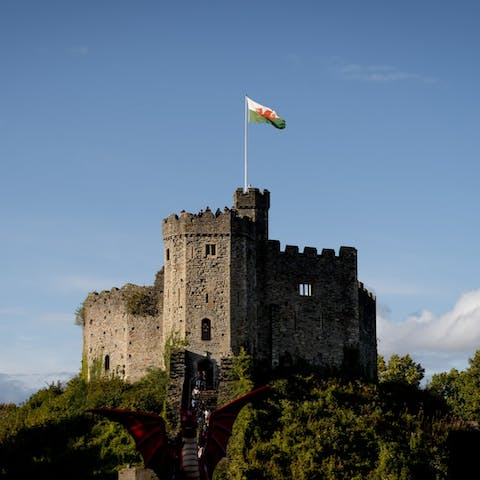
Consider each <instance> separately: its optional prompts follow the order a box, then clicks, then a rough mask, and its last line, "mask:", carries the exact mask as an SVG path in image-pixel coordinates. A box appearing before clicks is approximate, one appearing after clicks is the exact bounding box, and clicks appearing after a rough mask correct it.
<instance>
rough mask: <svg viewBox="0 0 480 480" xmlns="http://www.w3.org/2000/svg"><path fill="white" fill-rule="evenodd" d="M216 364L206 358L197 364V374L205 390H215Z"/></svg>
mask: <svg viewBox="0 0 480 480" xmlns="http://www.w3.org/2000/svg"><path fill="white" fill-rule="evenodd" d="M214 367H215V366H214V363H213V362H212V361H211V360H210V359H208V358H204V359H202V360H200V361H199V362H198V363H197V373H198V376H199V377H200V381H201V382H202V383H201V387H202V389H204V390H212V389H214V388H215V371H214Z"/></svg>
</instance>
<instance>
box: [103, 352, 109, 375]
mask: <svg viewBox="0 0 480 480" xmlns="http://www.w3.org/2000/svg"><path fill="white" fill-rule="evenodd" d="M104 366H105V371H106V372H108V371H109V370H110V355H105V365H104Z"/></svg>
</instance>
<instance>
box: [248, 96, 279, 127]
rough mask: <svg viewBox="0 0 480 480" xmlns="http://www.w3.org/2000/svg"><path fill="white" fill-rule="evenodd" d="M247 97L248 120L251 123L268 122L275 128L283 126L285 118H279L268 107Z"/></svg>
mask: <svg viewBox="0 0 480 480" xmlns="http://www.w3.org/2000/svg"><path fill="white" fill-rule="evenodd" d="M246 98H247V106H248V121H249V122H252V123H269V124H270V125H273V126H274V127H275V128H280V129H282V128H285V120H283V118H280V117H279V116H278V114H277V112H275V110H272V109H271V108H269V107H264V106H263V105H260V104H259V103H257V102H254V101H253V100H252V99H251V98H248V97H246Z"/></svg>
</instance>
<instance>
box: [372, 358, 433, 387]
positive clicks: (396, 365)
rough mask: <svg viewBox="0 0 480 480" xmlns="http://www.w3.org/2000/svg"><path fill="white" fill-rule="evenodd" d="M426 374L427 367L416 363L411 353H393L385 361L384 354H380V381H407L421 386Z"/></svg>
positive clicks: (409, 383)
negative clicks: (386, 361)
mask: <svg viewBox="0 0 480 480" xmlns="http://www.w3.org/2000/svg"><path fill="white" fill-rule="evenodd" d="M424 375H425V369H424V368H423V367H422V366H421V365H420V364H419V363H416V362H415V361H414V360H413V359H412V357H410V355H404V356H403V357H401V356H400V355H397V354H393V355H392V356H391V357H390V360H389V361H388V364H387V363H385V359H384V358H383V356H382V355H379V356H378V379H379V381H380V382H397V383H406V384H408V385H413V386H415V387H419V386H420V382H421V381H422V379H423V377H424Z"/></svg>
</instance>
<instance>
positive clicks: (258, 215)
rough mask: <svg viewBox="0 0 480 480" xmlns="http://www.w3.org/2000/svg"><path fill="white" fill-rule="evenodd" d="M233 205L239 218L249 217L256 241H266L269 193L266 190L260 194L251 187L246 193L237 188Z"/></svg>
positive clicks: (256, 189)
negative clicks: (253, 227) (252, 222)
mask: <svg viewBox="0 0 480 480" xmlns="http://www.w3.org/2000/svg"><path fill="white" fill-rule="evenodd" d="M233 204H234V208H235V209H236V210H237V211H238V214H239V216H241V217H249V218H251V219H252V220H253V221H254V222H255V224H256V232H257V233H256V236H257V240H267V239H268V209H269V208H270V192H269V191H268V190H264V191H263V192H261V191H260V190H259V189H258V188H252V187H248V190H247V191H244V190H243V188H237V190H236V191H235V195H234V199H233Z"/></svg>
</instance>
